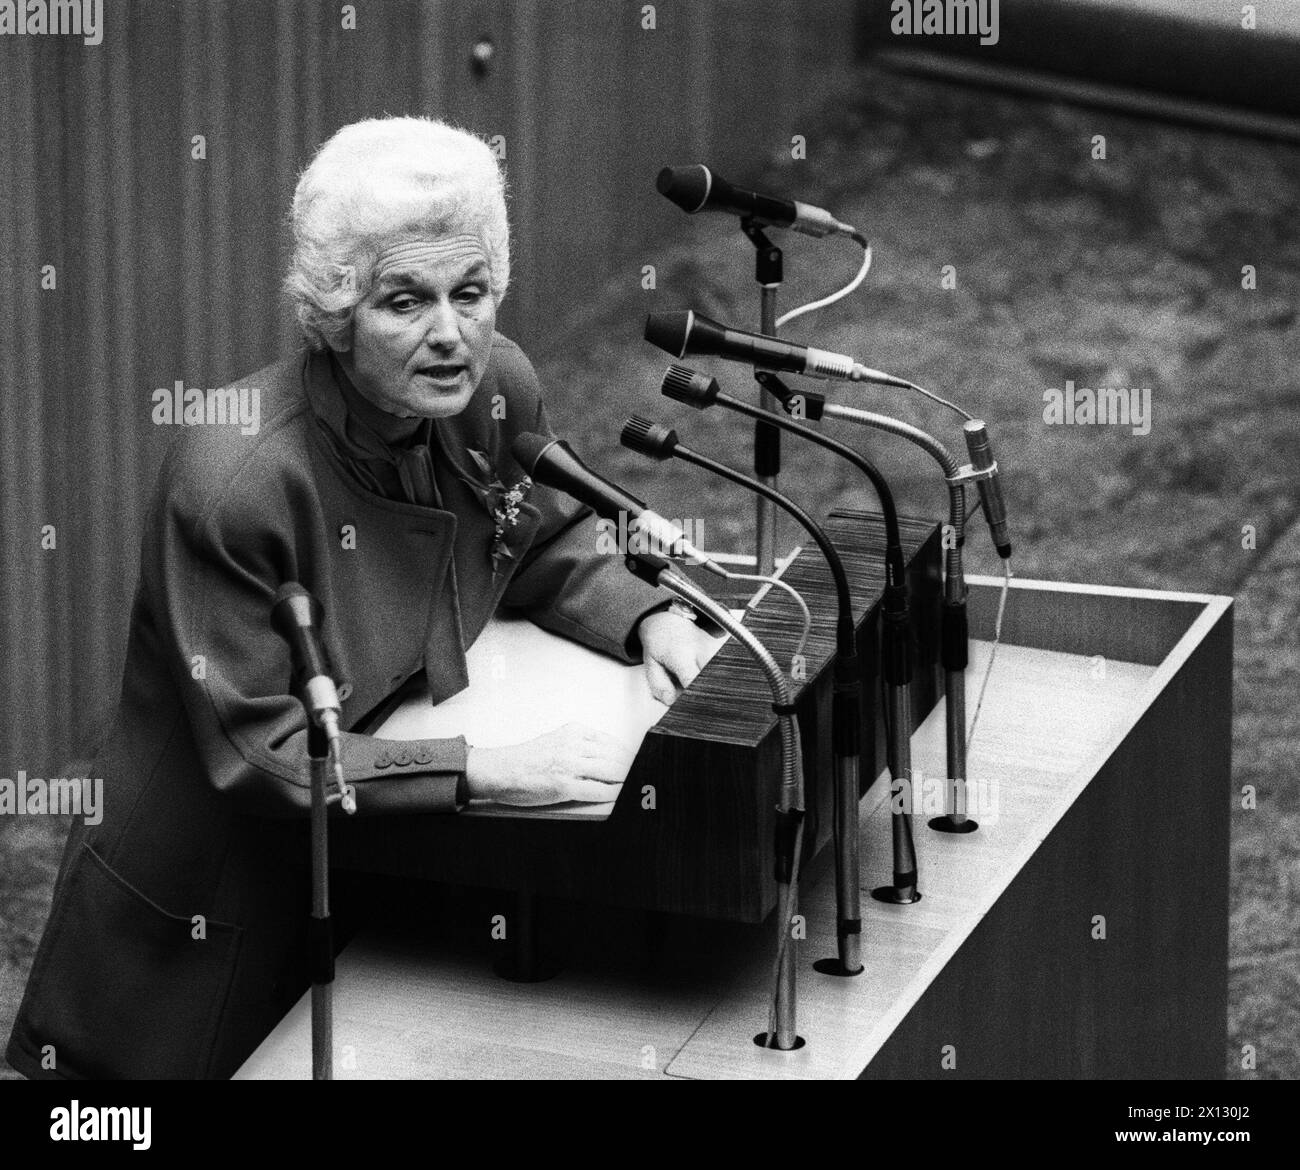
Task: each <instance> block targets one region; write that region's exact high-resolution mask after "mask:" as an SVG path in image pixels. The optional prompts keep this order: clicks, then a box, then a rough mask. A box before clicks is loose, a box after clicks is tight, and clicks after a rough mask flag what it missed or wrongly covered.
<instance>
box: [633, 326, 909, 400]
mask: <svg viewBox="0 0 1300 1170" xmlns="http://www.w3.org/2000/svg"><path fill="white" fill-rule="evenodd" d="M645 339H646V340H647V341H648V342H650V344H651V345H657V346H658V347H659V348H660V349H662V350H663V351H664V352H665V353H669V354H671V355H672V356H673V357H676V358H683V357H688V356H690V355H696V356H706V355H708V356H716V357H723V358H728V359H730V360H731V361H737V362H745V363H746V364H748V365H753V366H759V367H761V368H763V369H768V370H785V371H788V372H790V373H794V374H805V375H807V376H808V377H810V378H825V379H830V380H832V381H844V382H873V383H875V384H877V385H881V386H895V387H898V388H899V389H909V388H910V387H911V383H910V382H907V381H905V380H904V379H902V378H895V377H894V376H893V375H892V374H886V373H884V372H883V371H881V370H873V369H871V368H869V367H868V366H864V365H862V364H861V363H859V362H856V361H854V360H853V358H851V357H850V356H849V355H848V354H843V353H833V352H832V351H830V350H828V349H816V348H814V347H813V346H809V345H796V344H794V343H793V342H790V341H782V340H781V339H780V338H777V337H768V336H767V335H766V334H764V333H750V332H749V331H748V330H745V329H732V328H731V327H730V326H727V325H721V324H719V323H718V322H717V321H713V320H711V319H710V318H708V317H705V316H704V315H703V314H701V313H696V312H695V311H694V310H691V309H686V310H684V311H681V312H675V313H651V314H650V315H649V316H648V317H647V318H646V322H645Z"/></svg>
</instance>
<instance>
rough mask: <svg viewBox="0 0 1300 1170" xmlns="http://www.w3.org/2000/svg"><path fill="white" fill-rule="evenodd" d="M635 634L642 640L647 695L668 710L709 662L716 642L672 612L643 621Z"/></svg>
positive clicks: (690, 622) (668, 611)
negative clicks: (647, 686)
mask: <svg viewBox="0 0 1300 1170" xmlns="http://www.w3.org/2000/svg"><path fill="white" fill-rule="evenodd" d="M636 632H637V636H638V637H639V638H640V639H641V656H642V658H643V659H644V661H645V673H646V678H647V679H648V680H649V683H650V693H651V694H653V695H654V697H655V698H656V699H658V700H659V701H660V702H661V703H663V704H664V705H665V706H669V707H671V706H672V705H673V703H674V702H675V701H676V699H677V696H678V695H679V694H681V692H682V691H683V690H684V689H685V688H686V687H688V686H690V685H691V683H692V682H693V681H694V679H695V676H696V675H697V674H699V673H700V670H701V668H702V667H703V666H704V664H705V663H706V662H708V660H709V657H710V656H711V654H712V652H713V648H714V647H715V646H716V645H717V642H716V641H715V640H714V639H713V638H710V637H709V635H708V634H706V633H705V632H704V631H703V630H702V629H700V627H699V626H697V625H696V624H695V623H694V622H692V621H690V620H688V619H687V618H684V617H679V616H678V615H677V614H675V613H673V612H672V611H671V610H661V611H660V612H658V613H652V614H649V615H648V616H647V617H643V618H642V619H641V621H640V623H639V624H638V625H637V628H636Z"/></svg>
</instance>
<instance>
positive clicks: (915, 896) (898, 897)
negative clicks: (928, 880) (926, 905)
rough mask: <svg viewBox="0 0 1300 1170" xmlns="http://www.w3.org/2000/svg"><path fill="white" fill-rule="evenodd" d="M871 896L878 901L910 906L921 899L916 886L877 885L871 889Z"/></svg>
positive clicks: (891, 904) (892, 904)
mask: <svg viewBox="0 0 1300 1170" xmlns="http://www.w3.org/2000/svg"><path fill="white" fill-rule="evenodd" d="M871 896H872V897H873V898H875V900H876V901H877V902H885V903H887V904H888V905H890V906H910V905H911V904H912V903H913V902H919V901H920V900H921V895H920V893H919V892H918V891H917V888H916V887H915V886H877V887H876V888H875V889H874V890H872V891H871Z"/></svg>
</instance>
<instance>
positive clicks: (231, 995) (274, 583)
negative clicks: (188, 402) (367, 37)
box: [6, 337, 667, 1078]
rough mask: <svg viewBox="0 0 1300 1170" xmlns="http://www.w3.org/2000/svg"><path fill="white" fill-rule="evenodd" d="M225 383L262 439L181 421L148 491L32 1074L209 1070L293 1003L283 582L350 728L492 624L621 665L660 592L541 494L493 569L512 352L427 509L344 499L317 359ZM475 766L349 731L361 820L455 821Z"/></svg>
mask: <svg viewBox="0 0 1300 1170" xmlns="http://www.w3.org/2000/svg"><path fill="white" fill-rule="evenodd" d="M240 384H241V385H245V386H252V387H257V388H258V389H260V391H261V400H262V420H263V421H262V424H261V428H260V430H259V432H258V433H257V434H256V435H243V434H241V433H240V428H239V427H238V426H220V425H213V426H196V427H192V428H186V429H185V430H184V431H183V432H182V433H181V435H180V436H179V438H178V440H177V442H176V443H175V444H174V446H173V447H172V449H171V450H170V451H169V453H168V456H167V458H166V460H165V462H164V464H163V467H162V471H161V473H160V475H159V480H158V487H157V490H156V492H155V497H154V501H153V505H152V508H151V510H150V513H149V516H148V519H147V522H146V530H145V537H144V542H143V549H142V557H141V569H140V582H139V586H138V589H137V592H136V597H135V603H134V609H133V613H132V622H131V632H130V638H129V642H128V648H127V657H126V665H125V671H124V679H123V684H122V694H121V699H120V704H119V707H118V710H117V715H116V720H115V723H114V726H113V730H112V733H111V735H110V737H109V740H108V742H107V743H106V745H105V748H104V750H103V754H102V755H101V757H100V759H99V761H98V762H97V765H96V767H95V769H94V771H93V773H92V774H93V775H94V776H97V777H103V780H104V801H103V804H104V815H103V820H102V822H101V823H100V824H99V825H97V826H93V827H90V826H86V825H84V824H82V823H81V822H80V821H78V822H77V823H76V824H75V826H74V828H73V830H72V833H71V835H70V837H69V839H68V844H67V848H66V850H65V853H64V857H63V863H62V866H61V868H60V871H59V875H58V879H57V882H56V886H55V894H54V904H53V909H52V911H51V914H50V918H49V921H48V923H47V924H46V928H45V934H44V937H43V938H42V940H41V944H40V948H39V950H38V951H37V954H36V959H35V963H34V965H33V968H32V973H31V977H30V979H29V981H28V985H27V990H26V994H25V996H24V998H23V1002H22V1006H21V1008H20V1009H19V1013H18V1018H17V1021H16V1022H15V1025H14V1030H13V1035H12V1037H11V1038H10V1041H9V1046H8V1049H7V1052H6V1055H7V1057H8V1060H9V1062H10V1063H11V1064H12V1065H13V1066H14V1067H15V1068H16V1069H18V1070H19V1071H20V1072H22V1073H24V1074H25V1075H27V1076H30V1077H63V1078H87V1077H88V1078H98V1077H159V1078H194V1077H226V1076H229V1075H230V1074H231V1073H233V1072H234V1071H235V1070H236V1069H237V1068H238V1066H239V1064H240V1063H241V1062H242V1061H243V1060H244V1059H245V1058H246V1057H247V1055H248V1054H249V1053H250V1052H251V1051H252V1049H253V1048H254V1047H255V1046H256V1045H257V1044H258V1043H259V1042H260V1041H261V1040H262V1039H263V1038H264V1036H265V1035H266V1033H267V1032H268V1031H269V1030H270V1029H271V1027H273V1026H274V1024H275V1023H276V1021H277V1020H278V1019H279V1018H280V1017H281V1016H282V1015H283V1013H284V1011H285V1010H286V1009H287V1008H288V1007H289V1006H290V1005H291V1004H292V1002H293V1000H294V999H295V998H296V996H297V995H298V994H300V993H301V990H302V988H303V986H304V983H303V979H304V976H303V966H302V964H303V953H304V947H303V936H304V931H303V924H304V923H305V922H306V919H307V915H308V909H309V870H308V864H307V863H308V853H307V838H306V822H305V818H306V815H307V811H308V808H309V796H308V788H307V785H306V781H305V770H304V765H305V758H306V731H305V717H304V715H303V711H302V708H301V706H300V705H299V703H298V702H297V701H296V700H294V699H293V698H290V697H289V696H288V695H287V694H286V689H287V684H288V680H289V673H290V663H289V657H288V651H287V648H286V646H285V645H284V643H283V642H282V641H281V640H280V638H279V637H277V635H276V634H275V633H273V632H272V630H271V628H270V625H269V623H268V613H269V607H270V602H271V598H272V596H273V595H274V593H275V591H276V589H277V588H278V587H279V585H280V584H281V583H282V582H284V581H286V580H297V581H299V582H301V583H302V584H303V585H304V586H306V588H307V589H309V590H310V591H311V592H312V593H314V594H315V595H316V596H317V597H318V598H319V599H320V601H321V602H322V604H323V607H324V611H325V626H324V629H325V642H326V648H327V651H328V653H329V654H330V657H331V659H332V662H333V666H334V670H335V675H336V677H337V679H339V680H340V682H341V683H343V684H346V685H345V687H344V692H345V694H346V695H347V698H346V701H345V702H344V704H343V721H344V726H345V727H347V728H349V729H353V728H357V727H369V726H372V723H373V719H374V716H375V714H376V712H378V711H380V710H382V709H383V707H384V705H385V702H386V700H388V701H391V696H392V695H393V694H394V692H395V691H397V690H398V689H400V688H402V686H403V684H405V683H407V682H408V680H411V679H412V678H413V676H416V675H418V674H419V672H420V671H421V670H423V671H424V672H425V673H426V674H427V677H428V683H429V688H430V691H431V693H432V698H433V701H434V702H435V703H438V702H441V701H442V700H443V699H445V698H447V697H448V696H450V695H453V694H455V693H456V692H457V691H459V690H461V689H463V688H464V687H465V686H466V684H467V676H466V669H465V647H467V646H469V645H470V644H472V643H473V641H474V639H475V638H476V637H477V636H478V634H479V632H480V631H481V630H482V628H483V626H484V624H485V623H486V622H487V620H488V619H489V617H490V616H491V615H492V613H493V611H494V610H495V609H496V607H497V605H498V604H503V605H506V606H510V607H514V608H517V609H520V610H523V611H526V612H527V613H528V614H529V615H530V616H531V617H532V618H533V619H534V620H536V621H537V622H538V623H539V624H541V625H543V626H546V627H547V628H549V629H551V630H554V631H556V632H558V633H560V634H562V635H564V636H566V637H569V638H572V639H574V640H577V641H580V642H584V643H586V644H587V645H589V646H592V647H594V648H596V649H598V650H602V651H604V652H606V653H609V654H612V655H616V656H618V657H620V658H621V659H623V660H624V661H629V662H631V661H636V659H637V655H638V654H639V648H638V646H637V644H636V641H635V637H634V634H633V631H634V627H635V625H636V622H637V621H638V620H639V619H640V617H641V616H643V615H644V614H645V613H646V612H647V611H648V610H650V609H653V608H655V607H656V606H658V605H660V604H662V603H663V602H664V600H665V599H666V597H667V595H666V594H663V593H661V592H659V591H657V590H654V589H651V588H649V587H648V586H646V585H644V584H642V583H641V582H639V581H637V580H636V579H635V578H634V577H632V576H631V574H629V573H628V572H627V571H626V569H625V568H624V567H623V564H622V559H621V558H620V557H616V556H609V555H600V554H598V553H597V551H596V535H597V530H596V527H595V522H594V518H593V517H592V515H591V513H590V512H589V511H587V510H586V509H584V508H581V507H579V506H578V505H576V504H574V503H573V502H572V501H570V500H568V499H567V498H565V497H562V496H560V495H559V494H558V493H555V492H553V491H551V490H550V489H548V488H545V487H541V486H535V487H534V488H533V490H532V492H531V494H530V495H529V497H528V498H527V500H526V502H525V503H523V504H522V505H521V506H520V511H519V515H518V522H517V523H516V524H515V525H514V526H512V527H511V526H508V527H507V528H506V531H505V537H504V539H505V543H506V545H507V549H508V551H509V552H510V553H511V554H512V555H511V556H510V557H504V558H501V569H500V571H499V572H494V566H493V562H492V559H491V556H490V551H491V548H492V545H493V539H494V533H495V528H496V523H495V521H494V519H493V516H492V515H491V511H490V506H491V500H490V499H489V501H488V502H487V503H485V502H484V498H483V494H482V493H483V488H484V487H485V486H490V485H484V484H483V483H482V480H483V478H484V477H483V475H482V473H481V472H480V471H479V470H478V468H477V467H476V465H475V462H474V461H473V459H472V458H471V457H469V456H468V454H467V452H468V451H471V450H477V451H480V452H482V453H484V454H485V455H486V457H487V459H488V461H489V462H490V464H491V465H492V467H493V469H495V471H496V473H497V476H498V477H499V479H500V482H501V483H502V484H504V485H505V486H506V487H512V486H514V484H516V483H517V482H518V481H519V480H521V479H522V478H523V470H522V469H521V468H520V467H519V466H518V465H516V464H515V462H514V461H513V459H512V458H511V456H510V447H511V443H512V441H513V439H514V437H515V435H516V434H518V433H519V432H521V431H547V430H548V427H547V424H546V417H545V412H544V410H543V407H542V402H541V397H540V393H539V389H538V386H537V379H536V376H535V374H534V373H533V370H532V367H531V365H530V364H529V363H528V360H527V359H526V358H525V357H524V355H523V354H522V352H520V350H519V348H518V347H517V346H515V345H514V343H513V342H510V341H508V340H506V339H505V338H502V337H497V338H496V340H495V343H494V346H493V351H492V358H491V361H490V363H489V368H488V372H487V374H486V375H485V376H484V379H483V381H482V383H481V384H480V386H479V388H478V390H477V392H476V393H475V395H474V398H473V399H472V401H471V403H470V406H469V407H468V408H467V409H466V410H465V411H464V412H463V413H462V414H460V415H458V416H457V417H455V418H451V419H443V420H439V421H437V422H436V423H435V424H434V433H435V435H436V447H435V450H434V463H435V476H436V483H437V487H438V492H439V496H440V498H441V500H442V503H443V508H441V509H439V508H426V507H421V506H418V505H414V504H408V503H399V502H395V501H393V500H389V499H384V498H381V497H379V496H377V495H374V494H372V493H370V492H367V491H365V490H364V489H362V488H361V487H359V486H357V484H356V483H355V481H354V479H353V478H352V476H351V474H350V473H349V472H348V470H347V469H346V465H345V464H344V463H343V462H342V460H341V459H340V458H339V457H338V455H337V454H336V452H335V448H334V446H333V445H332V444H331V442H330V441H329V438H328V432H327V431H326V429H325V426H324V423H323V421H322V416H326V417H328V415H329V414H330V412H331V411H337V410H338V409H339V404H338V403H337V401H336V400H335V396H336V395H337V389H336V388H335V387H333V386H332V384H331V383H330V380H329V363H328V359H327V358H326V357H324V356H322V355H300V356H298V357H296V358H293V359H290V360H287V361H284V362H281V363H279V364H277V365H274V366H271V367H269V368H267V369H265V370H262V371H261V372H260V373H258V374H255V375H252V376H251V377H250V378H247V379H243V380H241V383H240ZM417 681H418V680H417ZM465 752H466V745H465V741H464V739H463V738H456V739H450V740H417V741H410V742H406V743H402V744H397V745H394V744H393V743H391V742H388V743H386V742H385V741H380V740H376V739H374V738H372V737H370V736H368V735H364V734H358V733H356V732H355V731H351V730H350V731H349V732H348V733H347V734H346V736H345V769H346V774H347V777H348V780H349V781H350V782H351V783H354V784H355V785H356V790H357V806H358V812H357V815H358V816H374V815H381V814H395V813H437V812H451V811H454V809H455V807H456V804H455V791H456V784H457V782H458V781H459V779H460V777H461V775H462V774H463V771H464V767H465ZM332 815H334V816H335V817H336V819H337V810H334V813H333V814H332ZM335 828H336V830H341V831H346V826H345V825H340V824H336V825H335Z"/></svg>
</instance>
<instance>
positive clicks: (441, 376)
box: [419, 364, 465, 385]
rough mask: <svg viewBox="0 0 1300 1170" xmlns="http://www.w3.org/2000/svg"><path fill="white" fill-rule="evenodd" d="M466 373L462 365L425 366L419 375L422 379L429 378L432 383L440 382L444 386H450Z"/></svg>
mask: <svg viewBox="0 0 1300 1170" xmlns="http://www.w3.org/2000/svg"><path fill="white" fill-rule="evenodd" d="M464 372H465V367H464V366H460V365H454V364H450V365H437V366H425V367H423V368H422V369H421V370H420V371H419V373H420V376H421V377H422V378H427V379H428V380H429V381H431V382H439V383H441V384H443V385H450V384H451V383H453V382H457V381H459V380H460V376H461V375H462V374H463V373H464Z"/></svg>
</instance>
